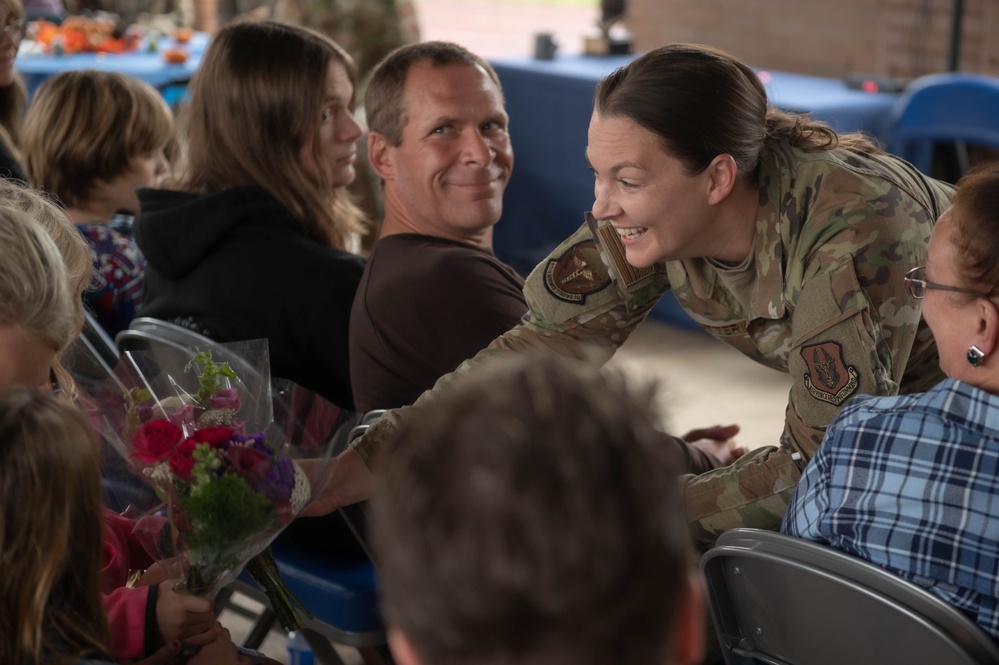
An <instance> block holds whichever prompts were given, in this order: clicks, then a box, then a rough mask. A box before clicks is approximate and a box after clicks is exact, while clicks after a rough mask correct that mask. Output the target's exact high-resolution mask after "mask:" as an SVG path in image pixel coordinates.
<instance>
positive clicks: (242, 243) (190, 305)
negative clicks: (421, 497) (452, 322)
mask: <svg viewBox="0 0 999 665" xmlns="http://www.w3.org/2000/svg"><path fill="white" fill-rule="evenodd" d="M139 201H140V203H141V212H140V214H139V216H138V217H137V218H136V220H135V224H134V227H133V229H134V234H135V239H136V242H138V244H139V247H140V248H141V249H142V252H143V253H144V254H145V257H146V261H147V265H146V274H145V287H144V289H145V290H144V292H143V302H142V307H141V308H140V309H139V312H138V315H139V316H151V317H155V318H158V319H163V320H166V321H170V322H173V323H177V324H180V325H183V326H185V327H188V328H191V329H193V330H195V331H196V332H200V333H202V334H204V335H206V336H208V337H210V338H212V339H214V340H217V341H219V342H231V341H237V340H247V339H259V338H267V339H268V340H269V342H270V364H271V375H272V376H277V377H282V378H286V379H291V380H292V381H295V382H296V383H299V384H301V385H302V386H304V387H306V388H308V389H310V390H314V391H315V392H317V393H319V394H320V395H322V396H323V397H325V398H326V399H328V400H331V401H333V402H334V403H336V404H338V405H340V406H342V407H344V408H353V398H352V396H351V387H350V371H349V363H348V346H347V331H348V324H349V317H350V308H351V304H352V302H353V300H354V292H355V291H356V290H357V285H358V282H359V281H360V279H361V274H362V273H363V271H364V259H362V258H361V257H359V256H357V255H355V254H351V253H350V252H346V251H344V250H339V249H333V248H331V247H329V246H327V245H324V244H323V243H321V242H319V241H318V240H316V239H314V238H312V237H310V236H309V235H308V234H307V233H306V232H305V230H304V229H303V228H302V227H301V225H300V224H299V223H298V222H297V220H296V219H295V218H294V217H292V215H291V213H290V212H288V210H287V209H286V208H284V207H283V206H282V205H281V204H280V203H279V202H278V201H277V200H276V199H275V198H274V197H273V196H271V195H270V194H269V193H268V192H267V191H266V190H264V189H262V188H260V187H234V188H232V189H226V190H224V191H221V192H218V193H215V194H206V195H198V194H188V193H183V192H174V191H168V190H158V189H140V190H139Z"/></svg>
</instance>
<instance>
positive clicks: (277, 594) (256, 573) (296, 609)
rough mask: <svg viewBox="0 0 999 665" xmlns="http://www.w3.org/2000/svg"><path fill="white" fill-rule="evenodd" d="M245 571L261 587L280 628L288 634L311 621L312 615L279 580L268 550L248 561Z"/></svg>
mask: <svg viewBox="0 0 999 665" xmlns="http://www.w3.org/2000/svg"><path fill="white" fill-rule="evenodd" d="M246 569H247V570H248V571H249V572H250V575H252V576H253V579H254V580H255V581H256V582H257V584H259V585H260V586H261V587H263V589H264V593H266V594H267V598H268V599H269V600H270V601H271V609H272V610H274V614H275V616H277V619H278V621H279V622H280V623H281V627H282V628H284V629H285V630H287V631H289V632H290V631H292V630H301V629H302V628H304V627H305V626H304V623H303V622H304V621H307V620H309V619H311V618H312V614H311V613H310V612H309V610H307V609H306V608H305V606H304V605H302V602H301V601H300V600H298V598H296V597H295V594H293V593H292V592H291V590H290V589H289V588H288V587H287V585H286V584H285V583H284V580H282V579H281V572H280V571H279V570H278V567H277V563H276V562H275V561H274V556H273V555H272V554H271V550H270V548H269V547H268V548H267V549H266V550H264V551H263V552H261V553H260V554H258V555H257V556H255V557H253V558H252V559H250V560H249V561H248V562H247V564H246Z"/></svg>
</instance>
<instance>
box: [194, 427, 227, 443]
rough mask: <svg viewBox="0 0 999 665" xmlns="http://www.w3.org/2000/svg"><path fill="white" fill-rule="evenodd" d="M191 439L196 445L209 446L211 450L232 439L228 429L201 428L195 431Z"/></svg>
mask: <svg viewBox="0 0 999 665" xmlns="http://www.w3.org/2000/svg"><path fill="white" fill-rule="evenodd" d="M191 438H192V439H194V440H195V441H197V442H198V443H208V444H211V446H212V447H213V448H218V447H219V446H220V445H221V444H223V443H225V442H226V441H228V440H229V439H231V438H232V430H231V429H229V428H228V427H221V426H219V427H203V428H201V429H199V430H196V431H195V432H194V434H192V435H191Z"/></svg>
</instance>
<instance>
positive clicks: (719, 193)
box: [705, 154, 739, 205]
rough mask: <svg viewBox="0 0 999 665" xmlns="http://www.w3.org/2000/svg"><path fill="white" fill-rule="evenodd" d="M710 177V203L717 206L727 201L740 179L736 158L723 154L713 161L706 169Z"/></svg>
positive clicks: (708, 183) (708, 184)
mask: <svg viewBox="0 0 999 665" xmlns="http://www.w3.org/2000/svg"><path fill="white" fill-rule="evenodd" d="M705 172H706V174H707V177H708V182H707V186H708V203H709V204H711V205H715V204H718V203H721V202H722V201H724V200H725V197H726V196H728V195H729V192H731V191H732V189H733V188H734V187H735V183H736V180H737V179H738V178H739V167H738V165H737V164H736V163H735V158H733V157H732V155H729V154H721V155H718V156H717V157H715V158H714V159H712V160H711V163H710V164H709V165H708V168H707V169H705Z"/></svg>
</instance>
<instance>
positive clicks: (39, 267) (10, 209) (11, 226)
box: [0, 198, 79, 387]
mask: <svg viewBox="0 0 999 665" xmlns="http://www.w3.org/2000/svg"><path fill="white" fill-rule="evenodd" d="M77 297H78V294H74V293H73V292H72V288H71V286H70V280H69V277H68V273H67V270H66V265H65V262H64V260H63V257H62V255H61V254H60V252H59V248H58V246H57V245H56V243H55V241H54V240H53V239H52V237H51V236H50V235H49V233H48V232H47V231H46V229H45V228H44V226H43V225H42V224H40V223H39V222H38V221H37V220H36V219H34V218H33V217H31V216H30V215H28V214H27V213H25V212H23V211H22V210H20V209H18V207H17V206H16V205H14V203H13V202H12V199H9V198H8V199H2V198H0V349H2V350H3V352H2V353H0V387H6V386H12V385H32V386H38V385H41V384H43V383H45V382H47V381H48V378H49V368H50V367H51V366H52V363H53V360H54V358H55V355H56V354H57V353H58V352H59V351H61V350H62V349H63V348H65V347H66V345H67V344H68V343H69V342H70V340H71V339H72V338H73V336H74V334H75V333H76V331H77V329H78V325H79V323H78V322H79V315H78V312H79V309H78V307H77V305H76V298H77Z"/></svg>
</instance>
